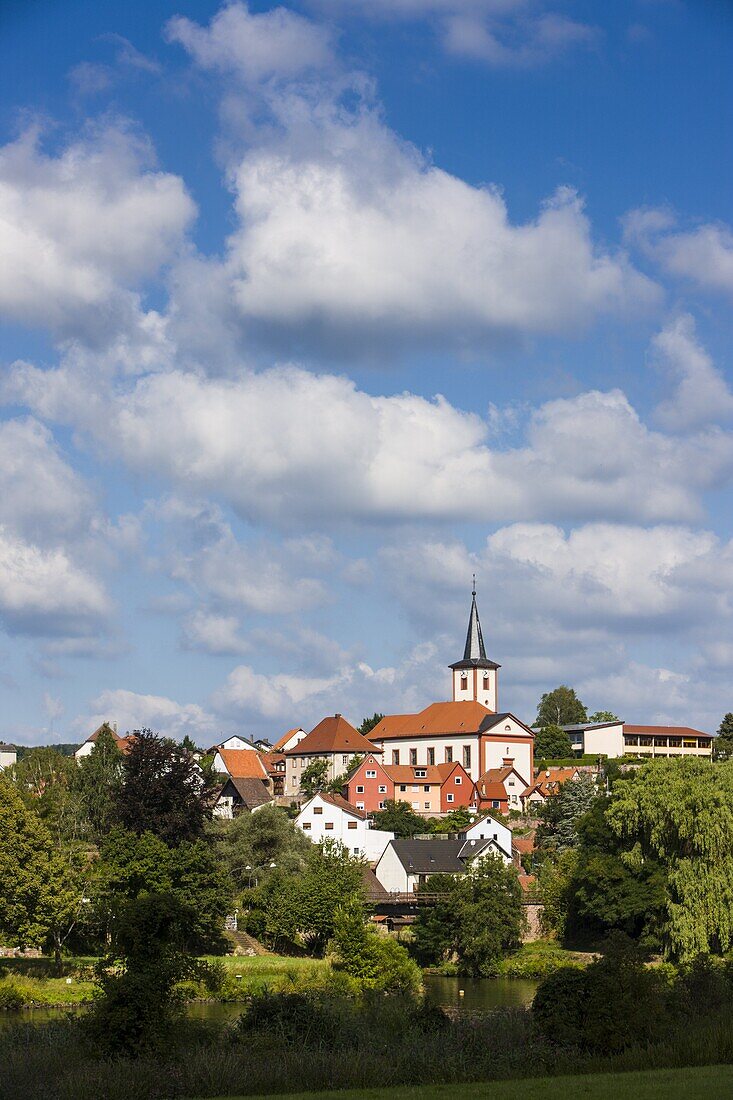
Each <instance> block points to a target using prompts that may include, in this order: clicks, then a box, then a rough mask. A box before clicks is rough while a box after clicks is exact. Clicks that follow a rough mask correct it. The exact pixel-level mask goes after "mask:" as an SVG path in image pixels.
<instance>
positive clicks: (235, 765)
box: [219, 749, 267, 779]
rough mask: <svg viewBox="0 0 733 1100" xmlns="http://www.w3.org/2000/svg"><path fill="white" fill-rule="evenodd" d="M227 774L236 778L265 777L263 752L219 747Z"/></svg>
mask: <svg viewBox="0 0 733 1100" xmlns="http://www.w3.org/2000/svg"><path fill="white" fill-rule="evenodd" d="M219 756H220V757H221V758H222V760H223V762H224V767H225V768H226V770H227V772H228V773H229V775H231V776H232V777H236V778H238V779H266V778H267V769H266V767H265V764H264V761H263V759H262V757H263V754H262V753H261V752H257V750H256V749H219Z"/></svg>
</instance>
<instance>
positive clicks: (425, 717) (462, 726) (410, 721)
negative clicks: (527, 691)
mask: <svg viewBox="0 0 733 1100" xmlns="http://www.w3.org/2000/svg"><path fill="white" fill-rule="evenodd" d="M493 717H494V712H493V711H492V710H489V708H488V707H485V706H484V705H483V704H482V703H476V702H473V701H472V700H466V701H463V702H457V703H431V704H430V706H428V707H425V709H424V710H421V711H420V712H419V713H418V714H388V715H386V716H385V717H384V718H383V719H382V721H381V722H380V723H379V725H378V726H375V727H374V729H373V730H372V731H371V733H370V734H369V736H370V738H371V740H372V741H381V740H382V739H383V738H387V737H388V738H390V739H392V738H394V737H431V736H437V735H439V734H443V733H478V732H479V731H480V729H481V727H482V725H483V723H484V722H485V721H486V719H487V718H493Z"/></svg>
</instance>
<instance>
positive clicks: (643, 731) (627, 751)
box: [563, 721, 715, 760]
mask: <svg viewBox="0 0 733 1100" xmlns="http://www.w3.org/2000/svg"><path fill="white" fill-rule="evenodd" d="M563 729H564V730H565V732H566V733H567V734H568V736H569V737H570V742H571V744H572V746H573V752H574V753H575V755H576V756H608V757H610V758H611V759H618V757H620V756H649V757H658V756H661V757H667V756H701V757H704V758H707V759H708V760H709V759H712V755H713V741H714V740H715V735H714V734H712V733H704V732H703V730H696V729H691V728H690V726H638V725H634V724H632V723H629V722H620V721H618V722H592V723H591V722H588V723H585V724H583V725H575V726H563Z"/></svg>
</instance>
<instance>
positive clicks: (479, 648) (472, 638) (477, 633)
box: [463, 573, 486, 661]
mask: <svg viewBox="0 0 733 1100" xmlns="http://www.w3.org/2000/svg"><path fill="white" fill-rule="evenodd" d="M463 660H464V661H485V660H486V649H485V648H484V636H483V634H482V633H481V620H480V619H479V617H478V608H477V607H476V574H475V573H474V575H473V591H472V592H471V614H470V615H469V617H468V634H466V648H465V649H464V651H463Z"/></svg>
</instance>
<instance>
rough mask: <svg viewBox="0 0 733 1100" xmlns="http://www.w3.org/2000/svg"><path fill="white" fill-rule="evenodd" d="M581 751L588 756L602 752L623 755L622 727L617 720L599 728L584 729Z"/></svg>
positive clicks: (607, 754)
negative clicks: (615, 723)
mask: <svg viewBox="0 0 733 1100" xmlns="http://www.w3.org/2000/svg"><path fill="white" fill-rule="evenodd" d="M583 751H584V752H585V753H587V754H588V755H589V756H591V755H595V754H596V753H599V754H600V753H603V754H604V755H605V756H623V754H624V727H623V723H622V722H619V723H618V724H617V725H615V726H606V727H605V728H604V729H601V730H586V731H585V734H584V735H583Z"/></svg>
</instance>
